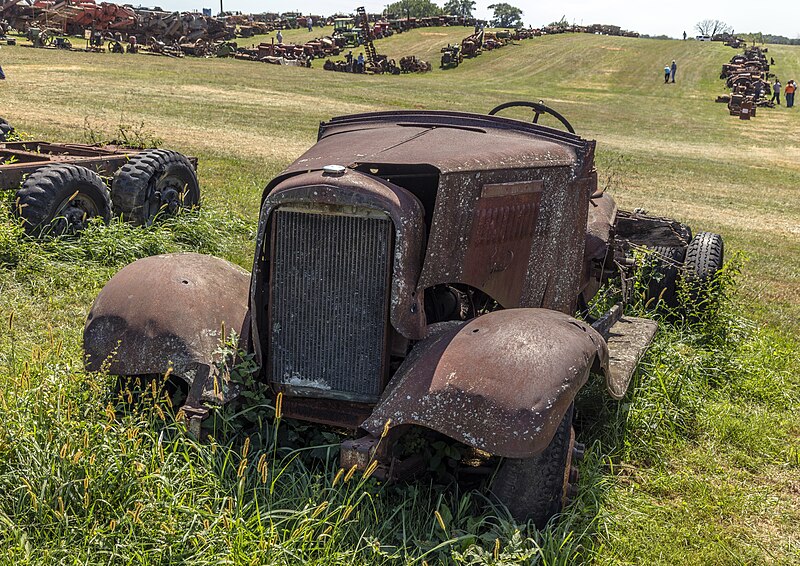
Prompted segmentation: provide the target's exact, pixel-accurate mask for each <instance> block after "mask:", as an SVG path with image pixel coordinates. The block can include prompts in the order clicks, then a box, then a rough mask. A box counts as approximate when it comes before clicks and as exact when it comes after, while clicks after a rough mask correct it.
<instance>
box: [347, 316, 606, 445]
mask: <svg viewBox="0 0 800 566" xmlns="http://www.w3.org/2000/svg"><path fill="white" fill-rule="evenodd" d="M436 326H438V327H439V328H436V329H434V333H432V335H430V336H429V337H428V338H426V339H425V340H423V341H421V342H419V343H418V344H417V345H416V346H415V348H414V349H413V350H412V352H411V354H410V355H409V356H408V358H406V360H405V361H404V362H403V365H402V366H401V367H400V369H398V371H397V373H396V374H395V376H394V377H393V378H392V381H391V382H390V383H389V386H388V387H387V390H386V393H385V394H384V396H383V398H382V399H381V400H380V402H379V403H378V405H377V406H376V407H375V410H374V411H373V413H372V415H370V417H369V418H368V419H367V420H366V421H364V423H363V424H362V425H361V426H362V428H364V429H365V430H367V431H368V432H370V433H372V434H374V435H380V434H381V433H382V431H383V428H384V426H385V424H386V422H387V421H390V424H389V427H390V428H391V427H396V426H400V425H407V424H414V425H419V426H424V427H427V428H430V429H433V430H436V431H438V432H441V433H443V434H445V435H447V436H449V437H451V438H453V439H455V440H458V441H460V442H463V443H464V444H467V445H469V446H472V447H474V448H478V449H480V450H484V451H486V452H489V453H490V454H495V455H499V456H504V457H507V458H527V457H530V456H533V455H536V454H538V453H539V452H541V451H542V450H544V448H545V447H546V446H547V444H549V442H550V440H551V439H552V438H553V435H554V434H555V432H556V429H557V428H558V425H559V423H560V422H561V419H562V418H563V416H564V414H565V413H566V411H567V408H568V407H569V405H570V403H572V400H573V399H574V397H575V395H576V393H577V392H578V390H579V389H580V388H581V387H583V385H584V384H585V383H586V380H587V378H588V375H589V372H590V370H592V369H593V368H594V370H595V371H603V372H605V371H606V370H607V368H608V348H607V346H606V343H605V341H604V340H603V337H602V336H600V334H598V333H597V332H596V331H594V330H593V329H592V328H591V327H590V326H589V325H588V324H585V323H583V322H580V321H578V320H576V319H574V318H572V317H570V316H568V315H565V314H563V313H559V312H556V311H552V310H548V309H508V310H501V311H496V312H493V313H490V314H486V315H483V316H481V317H478V318H476V319H473V320H472V321H470V322H468V323H443V324H441V325H432V328H433V327H436Z"/></svg>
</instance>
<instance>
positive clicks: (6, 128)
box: [0, 118, 14, 142]
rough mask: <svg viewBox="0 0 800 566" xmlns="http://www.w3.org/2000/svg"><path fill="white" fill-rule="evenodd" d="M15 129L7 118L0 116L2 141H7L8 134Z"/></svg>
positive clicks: (0, 137) (0, 140) (0, 136)
mask: <svg viewBox="0 0 800 566" xmlns="http://www.w3.org/2000/svg"><path fill="white" fill-rule="evenodd" d="M13 131H14V127H13V126H12V125H11V124H9V123H8V122H7V121H6V119H5V118H0V142H3V141H6V138H7V136H8V134H10V133H12V132H13Z"/></svg>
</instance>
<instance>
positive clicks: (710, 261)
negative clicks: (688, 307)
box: [684, 232, 725, 302]
mask: <svg viewBox="0 0 800 566" xmlns="http://www.w3.org/2000/svg"><path fill="white" fill-rule="evenodd" d="M724 253H725V244H724V242H723V241H722V236H720V235H719V234H713V233H711V232H700V233H699V234H697V235H696V236H695V237H694V238H693V239H692V241H691V242H689V247H688V248H686V263H685V265H684V268H685V277H686V283H687V284H688V287H689V292H690V293H691V294H692V298H693V299H694V300H695V302H699V301H702V300H703V297H702V295H703V293H704V292H706V291H708V289H709V287H710V285H711V284H712V283H713V281H714V278H715V277H716V275H717V273H718V272H719V270H720V269H722V265H723V256H724Z"/></svg>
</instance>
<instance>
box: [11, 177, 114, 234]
mask: <svg viewBox="0 0 800 566" xmlns="http://www.w3.org/2000/svg"><path fill="white" fill-rule="evenodd" d="M16 196H17V198H16V203H15V206H14V208H15V213H16V214H18V215H19V216H20V217H22V219H23V221H24V228H25V232H26V233H28V234H30V235H34V236H42V235H54V236H60V235H63V234H74V233H77V232H80V231H81V230H83V229H84V228H86V225H87V222H88V221H89V220H90V219H92V218H95V217H100V218H102V219H103V221H104V222H108V221H109V219H110V218H111V201H110V200H109V197H108V189H107V188H106V185H105V183H103V180H102V179H101V178H100V177H99V176H98V175H97V173H95V172H94V171H92V170H90V169H87V168H86V167H80V166H78V165H48V166H46V167H42V168H41V169H39V170H38V171H36V172H34V173H31V174H30V175H29V176H28V178H27V179H26V180H25V182H24V183H23V184H22V187H21V188H20V189H19V190H18V191H17V195H16Z"/></svg>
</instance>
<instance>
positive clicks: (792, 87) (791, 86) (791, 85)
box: [783, 79, 797, 108]
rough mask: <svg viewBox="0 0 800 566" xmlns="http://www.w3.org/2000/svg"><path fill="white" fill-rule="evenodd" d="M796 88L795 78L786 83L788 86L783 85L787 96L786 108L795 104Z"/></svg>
mask: <svg viewBox="0 0 800 566" xmlns="http://www.w3.org/2000/svg"><path fill="white" fill-rule="evenodd" d="M796 90H797V83H796V82H794V79H792V80H790V81H789V82H788V83H786V86H785V87H783V95H784V96H785V97H786V108H791V107H792V106H794V93H795V91H796Z"/></svg>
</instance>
